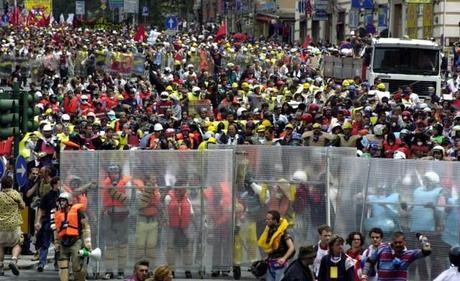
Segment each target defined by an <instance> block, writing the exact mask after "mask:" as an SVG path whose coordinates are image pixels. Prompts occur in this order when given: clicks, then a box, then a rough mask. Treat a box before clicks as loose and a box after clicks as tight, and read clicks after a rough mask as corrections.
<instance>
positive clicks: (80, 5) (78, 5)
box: [75, 1, 85, 16]
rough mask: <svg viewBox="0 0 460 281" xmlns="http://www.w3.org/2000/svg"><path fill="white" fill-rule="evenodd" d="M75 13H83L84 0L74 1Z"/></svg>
mask: <svg viewBox="0 0 460 281" xmlns="http://www.w3.org/2000/svg"><path fill="white" fill-rule="evenodd" d="M75 14H76V15H77V16H83V15H85V1H75Z"/></svg>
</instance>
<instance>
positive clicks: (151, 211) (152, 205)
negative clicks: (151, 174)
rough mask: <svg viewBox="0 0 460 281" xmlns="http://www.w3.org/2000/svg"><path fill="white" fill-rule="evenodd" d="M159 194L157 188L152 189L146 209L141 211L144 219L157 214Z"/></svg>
mask: <svg viewBox="0 0 460 281" xmlns="http://www.w3.org/2000/svg"><path fill="white" fill-rule="evenodd" d="M160 200H161V194H160V190H159V189H158V188H155V189H153V191H152V196H151V198H150V202H149V203H148V204H147V207H145V208H143V209H142V210H141V214H142V215H144V216H146V217H154V216H156V215H157V214H158V213H159V210H158V207H159V205H160Z"/></svg>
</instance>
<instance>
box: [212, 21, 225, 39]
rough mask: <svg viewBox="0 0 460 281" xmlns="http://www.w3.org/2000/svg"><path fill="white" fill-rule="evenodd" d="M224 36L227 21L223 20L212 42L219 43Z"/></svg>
mask: <svg viewBox="0 0 460 281" xmlns="http://www.w3.org/2000/svg"><path fill="white" fill-rule="evenodd" d="M225 35H227V20H225V21H224V23H223V24H222V25H221V26H219V29H218V30H217V33H216V37H215V38H214V41H219V40H220V39H222V38H223V37H224V36H225Z"/></svg>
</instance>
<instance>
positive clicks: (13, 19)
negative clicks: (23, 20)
mask: <svg viewBox="0 0 460 281" xmlns="http://www.w3.org/2000/svg"><path fill="white" fill-rule="evenodd" d="M20 15H21V9H20V8H19V7H16V8H14V10H13V13H12V14H11V24H12V25H18V24H19V17H20Z"/></svg>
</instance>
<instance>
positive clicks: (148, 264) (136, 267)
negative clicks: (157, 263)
mask: <svg viewBox="0 0 460 281" xmlns="http://www.w3.org/2000/svg"><path fill="white" fill-rule="evenodd" d="M139 266H146V267H149V266H150V263H149V261H148V260H140V261H138V262H136V264H134V270H136V269H138V268H139Z"/></svg>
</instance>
